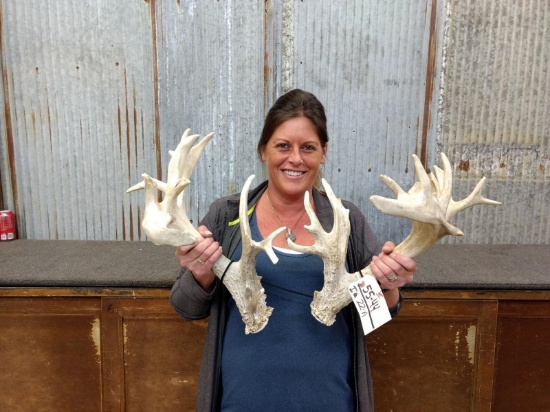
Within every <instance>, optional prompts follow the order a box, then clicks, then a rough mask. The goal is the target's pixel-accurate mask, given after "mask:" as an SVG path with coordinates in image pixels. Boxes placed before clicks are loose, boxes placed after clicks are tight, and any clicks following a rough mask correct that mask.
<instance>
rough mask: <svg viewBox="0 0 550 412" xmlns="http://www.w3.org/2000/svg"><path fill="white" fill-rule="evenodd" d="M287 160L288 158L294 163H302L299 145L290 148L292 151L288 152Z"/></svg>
mask: <svg viewBox="0 0 550 412" xmlns="http://www.w3.org/2000/svg"><path fill="white" fill-rule="evenodd" d="M289 160H290V162H292V163H295V164H302V163H303V159H302V153H301V152H300V148H299V147H295V148H293V149H292V152H291V153H290V158H289Z"/></svg>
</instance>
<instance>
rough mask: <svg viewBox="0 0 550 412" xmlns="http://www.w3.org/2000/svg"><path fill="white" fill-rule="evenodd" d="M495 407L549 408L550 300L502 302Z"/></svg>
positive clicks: (545, 409)
mask: <svg viewBox="0 0 550 412" xmlns="http://www.w3.org/2000/svg"><path fill="white" fill-rule="evenodd" d="M497 331H498V333H497V335H498V344H497V351H496V365H495V395H494V396H495V397H494V405H493V410H495V411H550V395H549V394H548V391H549V389H550V343H549V342H550V302H502V303H500V305H499V311H498V329H497Z"/></svg>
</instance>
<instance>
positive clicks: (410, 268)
mask: <svg viewBox="0 0 550 412" xmlns="http://www.w3.org/2000/svg"><path fill="white" fill-rule="evenodd" d="M394 249H395V244H394V243H393V242H390V241H388V242H386V243H385V244H384V246H382V252H380V254H379V255H378V256H373V258H372V262H371V264H370V268H371V271H372V273H373V274H374V276H376V279H378V282H379V283H380V287H381V288H382V289H389V290H391V289H396V288H400V287H402V286H403V285H406V284H407V283H411V282H412V280H413V277H414V273H415V272H416V262H415V261H414V260H413V259H411V258H409V257H407V256H405V255H401V254H400V253H397V252H394V251H393V250H394Z"/></svg>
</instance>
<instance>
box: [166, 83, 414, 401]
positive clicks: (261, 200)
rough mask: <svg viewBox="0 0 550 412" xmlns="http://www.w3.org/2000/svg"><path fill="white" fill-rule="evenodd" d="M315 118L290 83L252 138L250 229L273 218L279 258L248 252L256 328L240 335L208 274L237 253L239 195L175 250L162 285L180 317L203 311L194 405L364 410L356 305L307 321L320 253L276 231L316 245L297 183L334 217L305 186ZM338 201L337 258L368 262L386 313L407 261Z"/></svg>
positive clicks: (309, 184) (322, 140)
mask: <svg viewBox="0 0 550 412" xmlns="http://www.w3.org/2000/svg"><path fill="white" fill-rule="evenodd" d="M326 124H327V119H326V116H325V110H324V108H323V105H322V104H321V103H320V102H319V100H318V99H317V98H316V97H315V96H314V95H313V94H311V93H308V92H306V91H303V90H299V89H296V90H292V91H290V92H288V93H286V94H284V95H283V96H281V97H280V98H279V99H278V100H277V101H276V102H275V104H274V105H273V107H272V108H271V109H270V110H269V112H268V114H267V117H266V120H265V124H264V128H263V131H262V135H261V138H260V141H259V143H258V154H259V155H260V157H261V159H262V161H263V162H264V163H265V164H266V167H267V171H268V176H269V177H268V180H267V181H265V182H263V183H261V184H260V185H259V186H258V187H256V188H254V189H252V190H251V191H250V192H249V193H248V205H247V210H251V211H252V212H251V213H250V217H249V220H250V222H249V223H250V231H251V236H252V239H253V240H254V241H261V240H262V239H265V238H266V237H268V236H269V235H270V234H271V233H273V232H274V231H275V230H276V229H278V228H279V227H280V226H281V225H282V226H286V228H287V231H286V232H282V233H281V234H279V235H278V236H277V237H275V239H274V240H273V246H275V247H276V251H275V253H276V255H277V258H278V263H277V264H276V265H275V264H273V263H272V262H271V261H270V260H269V259H268V258H267V256H266V255H265V254H263V253H262V254H259V255H258V256H257V260H256V272H257V273H258V274H259V275H260V276H261V277H262V278H261V283H262V287H263V288H264V289H265V292H266V296H267V298H266V300H267V304H268V305H269V306H270V307H273V308H274V309H273V314H272V315H271V317H270V321H269V325H268V326H267V327H266V328H265V329H263V330H262V331H261V332H259V333H256V334H253V335H246V334H245V332H244V331H243V328H242V321H241V316H240V314H239V311H238V307H237V305H236V303H235V300H234V299H233V298H232V297H231V295H230V294H229V293H228V291H227V289H226V288H225V286H224V284H223V283H222V282H221V281H220V280H219V279H218V278H217V277H215V276H214V274H213V272H212V266H213V265H214V263H215V262H216V261H217V260H218V259H220V258H221V256H222V253H223V255H224V256H226V257H228V258H230V259H231V260H232V261H236V260H239V259H240V257H241V252H242V243H243V242H242V241H241V239H242V237H241V233H240V230H239V226H236V225H231V223H230V222H232V221H233V220H235V219H236V218H237V217H238V202H239V200H238V196H229V197H225V198H222V199H219V200H217V201H216V202H214V203H213V204H212V206H211V207H210V210H209V211H208V213H207V214H206V216H205V217H204V219H203V220H202V221H201V226H199V227H198V231H199V233H200V234H201V236H202V238H201V239H200V240H197V241H196V242H195V243H194V244H193V245H189V246H180V247H178V248H177V249H176V256H177V258H178V260H179V263H180V265H181V266H182V271H181V274H180V277H179V278H178V280H177V281H176V283H175V285H174V287H173V288H172V292H171V296H170V302H171V304H172V306H173V307H174V309H175V310H176V311H177V312H178V313H179V314H181V315H182V316H183V317H185V318H188V319H200V318H204V317H207V316H210V322H209V327H208V335H207V341H206V345H205V349H204V353H203V361H202V366H201V374H200V383H199V385H198V387H199V393H198V397H197V399H198V404H197V410H199V411H211V410H214V411H217V410H221V411H257V410H262V411H281V410H285V411H296V410H300V411H302V410H315V411H334V410H342V411H353V410H357V411H372V410H373V400H372V385H371V378H370V372H369V370H370V368H369V366H368V359H367V354H366V350H365V349H366V348H365V340H364V334H363V331H362V329H361V323H360V320H359V319H358V316H356V312H355V311H354V309H353V308H352V307H351V306H348V307H347V308H345V310H342V311H340V312H339V313H338V314H337V316H336V319H335V321H334V323H333V324H332V325H331V326H330V327H327V326H326V325H324V324H322V323H320V322H318V321H317V320H316V319H315V318H314V317H313V316H312V315H311V309H310V303H311V301H312V298H313V296H314V293H315V291H318V290H321V288H322V287H323V282H324V277H323V261H322V259H321V257H319V256H317V255H313V254H307V253H298V252H295V251H293V250H290V249H289V248H288V244H287V239H292V240H293V242H294V243H295V244H297V245H303V246H310V245H313V244H314V243H315V238H314V237H313V235H312V234H311V233H310V232H309V231H308V230H307V229H306V228H305V226H307V225H309V224H311V222H310V218H309V216H308V214H307V213H306V210H305V205H304V197H305V194H306V193H308V194H309V196H308V197H309V199H311V206H312V208H313V210H314V211H315V214H316V216H317V218H318V219H319V222H320V223H321V225H322V226H323V227H324V228H325V229H326V230H330V228H331V227H332V226H333V223H334V215H333V211H332V207H331V205H330V202H329V200H328V198H327V197H326V196H324V195H323V194H322V193H320V192H319V191H318V190H317V189H316V181H317V180H318V179H319V176H320V168H321V165H322V164H323V163H324V162H325V160H326V156H327V151H328V133H327V127H326ZM342 203H343V206H344V207H345V208H346V209H348V210H349V219H350V224H351V228H352V230H351V234H350V237H349V239H342V242H348V250H347V254H346V265H347V267H348V268H349V271H350V272H357V271H359V270H360V269H362V268H364V267H366V266H367V265H369V264H370V266H371V269H372V272H373V274H374V275H375V276H376V278H377V279H378V281H379V282H380V284H381V286H382V287H383V288H384V289H385V290H386V292H385V293H384V298H385V299H386V302H387V305H388V307H389V308H391V309H390V311H391V314H392V316H394V315H396V314H397V312H398V311H399V308H400V301H401V295H400V293H399V287H401V286H403V285H404V284H406V283H409V282H411V281H412V279H413V275H414V272H415V270H416V263H415V262H414V261H413V260H411V259H409V258H407V257H405V256H403V255H400V254H398V253H394V252H393V248H394V245H393V243H391V242H388V243H386V244H385V245H384V246H383V247H382V248H380V247H379V245H378V242H377V241H376V238H375V236H374V234H373V233H372V231H371V229H370V227H369V225H368V224H367V222H366V219H365V217H364V216H363V215H362V214H361V212H360V211H359V209H358V208H357V207H356V206H355V205H353V204H352V203H350V202H347V201H343V202H342ZM320 372H321V373H320ZM311 387H315V391H312V390H311Z"/></svg>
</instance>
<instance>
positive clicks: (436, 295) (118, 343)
mask: <svg viewBox="0 0 550 412" xmlns="http://www.w3.org/2000/svg"><path fill="white" fill-rule="evenodd" d="M36 242H39V243H36ZM62 243H63V242H62ZM77 243H79V242H77ZM88 243H90V242H84V243H79V244H78V245H76V246H78V247H76V246H75V245H74V244H73V245H72V246H70V245H69V243H66V244H64V245H63V246H64V247H63V248H61V249H63V250H64V252H60V251H59V250H58V251H57V252H56V251H55V248H56V247H57V246H56V245H53V244H50V243H49V241H48V242H46V243H44V244H43V245H44V247H43V248H42V249H41V243H40V241H28V242H24V243H22V244H20V245H19V246H18V248H19V249H18V250H19V252H17V253H14V254H12V255H10V257H7V255H6V250H7V248H4V244H0V258H1V260H0V262H1V266H0V268H1V269H0V275H1V276H0V283H1V284H2V286H3V287H0V411H4V410H6V411H35V410H48V411H49V410H52V411H76V410H78V411H93V412H96V411H101V410H103V411H115V410H116V411H121V410H128V411H148V412H149V411H176V410H177V411H192V410H194V400H195V392H196V386H197V378H198V368H199V363H200V358H201V352H202V343H203V340H204V336H205V332H206V325H207V323H206V321H193V322H191V321H185V320H183V319H181V318H180V317H179V316H178V315H177V314H176V313H175V312H174V311H173V310H172V308H171V307H170V305H169V304H168V301H167V297H168V294H169V285H171V283H172V282H173V280H174V279H175V276H176V275H177V265H175V264H174V260H175V259H174V258H173V251H172V250H170V249H161V250H163V252H162V253H164V255H163V254H162V253H160V254H159V253H156V252H158V251H157V250H155V249H154V248H156V247H153V249H151V248H149V246H150V245H149V244H146V243H143V244H141V243H138V244H135V243H134V244H132V243H124V242H122V243H123V244H120V245H109V244H108V242H107V244H105V243H103V242H100V243H97V244H93V245H89V244H88ZM114 243H119V242H114ZM14 245H15V244H13V243H12V245H11V248H12V250H13V249H14ZM22 246H24V248H26V249H28V252H22V251H21V250H22V249H23V248H22ZM107 246H111V247H107ZM52 248H53V249H52ZM456 248H457V252H459V253H457V255H460V253H463V252H460V250H466V249H467V248H465V247H458V246H457V247H456ZM461 248H462V249H461ZM464 248H465V249H464ZM489 248H490V249H489ZM519 248H521V247H519V246H518V247H511V248H508V247H503V248H499V247H498V246H491V247H488V249H486V251H487V253H486V254H485V256H483V254H480V255H479V256H476V257H471V258H470V259H469V260H468V261H464V260H463V259H459V260H458V261H455V263H454V264H449V263H446V264H445V266H443V267H442V268H441V269H440V270H441V271H442V272H445V273H439V274H435V273H433V274H432V273H428V272H427V271H429V270H431V269H429V268H434V267H438V265H441V261H442V260H441V259H436V257H437V256H436V255H432V256H431V257H429V255H426V256H427V257H429V259H427V260H426V261H425V262H422V261H421V260H420V259H419V265H420V267H421V269H420V270H419V273H418V275H417V279H418V281H419V282H418V283H417V287H416V288H413V287H411V288H407V289H405V290H404V291H403V293H404V295H405V302H404V306H403V310H402V312H401V314H400V315H399V316H398V317H397V318H395V319H394V320H392V321H391V322H389V323H388V324H386V325H384V326H383V327H382V328H380V329H379V330H377V331H375V332H374V333H372V334H370V335H368V336H367V337H366V339H367V344H368V349H369V356H370V363H371V366H372V374H373V379H374V393H375V403H376V410H377V411H389V410H393V411H457V412H458V411H460V412H464V411H491V410H492V411H531V410H537V411H544V410H550V397H549V396H548V394H547V388H548V382H549V380H548V379H549V378H548V376H550V351H548V342H550V291H549V288H548V287H547V286H546V283H544V282H539V281H538V280H540V279H544V280H546V282H548V278H549V277H550V276H549V274H550V273H549V271H550V269H548V268H549V267H550V266H546V265H542V264H541V262H545V259H548V256H547V255H546V254H547V252H548V250H549V248H548V247H547V246H544V247H540V246H537V247H525V248H526V249H524V251H523V253H522V251H521V250H520V249H519ZM39 249H40V250H41V251H40V250H39ZM140 249H141V250H140ZM444 249H447V248H444ZM505 249H507V250H506V252H507V253H501V252H502V251H503V250H505ZM45 250H46V251H47V253H46V252H44V251H45ZM99 250H101V253H98V251H99ZM121 251H124V253H125V255H124V256H118V255H119V254H120V253H122V252H121ZM450 252H452V250H451V251H449V250H447V251H446V253H443V254H442V255H444V256H447V258H445V259H447V262H450V263H452V260H450V256H452V254H450ZM25 253H28V254H32V255H33V257H27V258H25V256H28V255H26V254H25ZM510 253H515V254H517V256H524V259H523V261H522V260H521V259H520V261H519V263H517V267H515V265H516V263H514V262H517V260H516V261H514V262H512V261H511V260H510V259H509V258H507V256H509V255H510ZM537 253H540V256H539V257H538V258H537ZM53 255H55V256H53ZM71 256H72V257H71ZM499 256H500V257H499ZM525 256H527V258H525ZM8 259H11V263H9V264H8V263H7V262H8ZM14 259H19V261H20V262H21V264H22V266H17V265H16V264H14ZM25 259H27V260H25ZM434 259H435V260H437V261H434ZM474 259H478V261H477V262H478V263H477V264H476V263H475V262H474ZM23 261H25V262H23ZM83 261H86V262H87V263H82V262H83ZM529 261H531V264H528V262H529ZM41 262H42V263H41ZM480 262H481V263H480ZM25 265H26V266H25ZM56 265H57V266H56ZM476 265H477V266H482V267H476ZM91 266H93V267H92V268H90V267H91ZM465 266H467V267H473V268H474V269H475V270H477V271H478V275H479V273H485V274H486V275H485V278H484V279H485V280H483V281H479V279H478V282H477V283H476V284H475V285H474V287H468V284H469V283H470V282H469V281H468V282H465V281H464V279H470V277H471V276H474V275H472V273H468V274H465V275H464V274H463V275H462V280H461V277H460V272H461V270H462V268H464V267H465ZM508 266H510V267H508ZM8 267H9V268H13V267H19V268H20V269H19V270H20V271H24V272H25V273H26V274H25V275H24V276H22V277H20V278H16V277H15V276H14V274H13V273H10V274H6V269H7V268H8ZM21 267H23V269H21ZM512 269H513V270H514V271H515V273H516V275H518V274H521V276H523V278H520V277H519V276H517V277H516V278H514V277H513V276H511V274H510V273H507V274H502V276H499V271H500V272H503V271H504V270H512ZM29 271H34V273H28V272H29ZM100 272H101V273H100ZM174 272H176V273H174ZM45 274H47V276H46V275H45ZM525 274H530V275H529V276H526V275H525ZM436 275H439V276H436ZM33 276H34V278H33ZM48 276H49V277H48ZM33 279H34V280H33ZM442 279H443V280H442ZM445 279H446V281H447V282H448V284H447V285H448V286H449V287H448V288H445V287H444V286H445ZM490 280H493V281H494V280H497V282H496V283H495V284H496V285H498V286H499V287H498V288H496V287H495V288H491V287H490V286H491V283H490ZM79 281H80V282H83V284H80V285H79V283H78V282H79ZM33 283H34V285H33ZM128 283H130V284H131V285H133V286H131V287H129V286H128V285H127V284H128ZM124 285H126V286H124ZM506 285H508V287H503V286H506ZM531 286H532V287H531ZM312 390H314V388H312Z"/></svg>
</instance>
